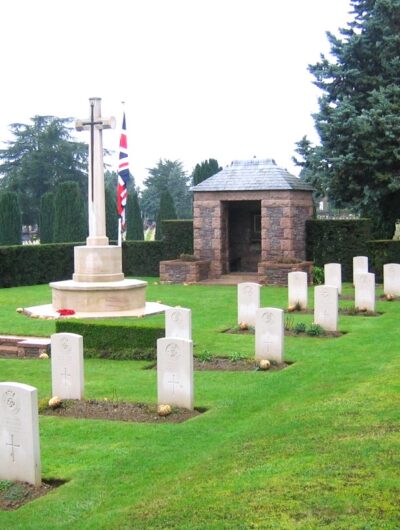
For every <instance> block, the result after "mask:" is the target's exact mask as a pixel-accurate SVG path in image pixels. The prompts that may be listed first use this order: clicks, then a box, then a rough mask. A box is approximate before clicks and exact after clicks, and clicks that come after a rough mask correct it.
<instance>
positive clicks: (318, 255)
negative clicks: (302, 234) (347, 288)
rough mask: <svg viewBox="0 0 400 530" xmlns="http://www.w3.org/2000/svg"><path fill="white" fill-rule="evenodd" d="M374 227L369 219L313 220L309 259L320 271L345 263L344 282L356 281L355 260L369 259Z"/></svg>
mask: <svg viewBox="0 0 400 530" xmlns="http://www.w3.org/2000/svg"><path fill="white" fill-rule="evenodd" d="M371 228H372V223H371V221H370V220H369V219H346V220H342V219H334V220H332V219H326V220H325V219H324V220H322V219H309V220H308V221H306V256H307V260H309V261H313V262H314V265H315V266H317V267H323V266H324V265H325V263H341V265H342V279H343V281H346V282H349V281H352V279H353V257H354V256H368V250H369V246H368V241H369V240H370V239H371Z"/></svg>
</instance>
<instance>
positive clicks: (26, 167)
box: [0, 116, 87, 224]
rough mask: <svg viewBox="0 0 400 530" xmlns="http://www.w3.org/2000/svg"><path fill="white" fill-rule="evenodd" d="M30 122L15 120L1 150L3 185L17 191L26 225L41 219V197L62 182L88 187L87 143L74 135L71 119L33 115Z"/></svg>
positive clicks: (0, 173) (7, 188)
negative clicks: (76, 183) (71, 182)
mask: <svg viewBox="0 0 400 530" xmlns="http://www.w3.org/2000/svg"><path fill="white" fill-rule="evenodd" d="M31 121H32V123H31V124H23V123H13V124H12V125H10V130H11V132H12V134H13V135H14V138H13V139H12V140H10V141H8V142H7V147H6V148H5V149H1V150H0V175H1V176H2V178H1V179H0V187H1V188H2V189H5V190H9V191H15V192H16V193H18V196H19V201H20V206H21V210H22V220H23V223H24V224H35V223H37V222H38V220H39V205H40V198H41V197H42V196H43V195H44V193H46V192H48V191H55V190H56V188H57V187H58V186H59V184H60V183H61V182H65V181H67V180H68V181H73V182H78V183H79V184H80V186H81V189H82V192H83V193H86V188H87V184H86V183H87V176H86V175H87V146H86V145H85V144H84V143H81V142H76V141H74V140H73V139H72V137H71V127H69V126H68V124H69V123H70V122H71V119H70V118H66V119H62V118H57V117H55V116H34V117H33V118H32V120H31Z"/></svg>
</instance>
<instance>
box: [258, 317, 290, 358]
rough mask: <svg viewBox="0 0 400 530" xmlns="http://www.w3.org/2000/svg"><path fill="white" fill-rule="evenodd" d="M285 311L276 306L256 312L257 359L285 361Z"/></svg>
mask: <svg viewBox="0 0 400 530" xmlns="http://www.w3.org/2000/svg"><path fill="white" fill-rule="evenodd" d="M283 315H284V312H283V309H276V308H275V307H263V308H260V309H257V313H256V331H255V336H256V354H255V358H256V359H268V360H269V361H277V362H278V363H281V362H283V355H284V351H283V349H284V321H283V319H284V316H283Z"/></svg>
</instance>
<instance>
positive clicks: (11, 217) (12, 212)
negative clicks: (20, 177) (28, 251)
mask: <svg viewBox="0 0 400 530" xmlns="http://www.w3.org/2000/svg"><path fill="white" fill-rule="evenodd" d="M21 230H22V222H21V211H20V208H19V203H18V195H17V194H16V193H15V192H13V191H4V192H2V193H0V245H19V244H21Z"/></svg>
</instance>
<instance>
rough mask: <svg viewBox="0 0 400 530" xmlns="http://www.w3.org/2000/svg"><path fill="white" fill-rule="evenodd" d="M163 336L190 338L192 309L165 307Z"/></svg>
mask: <svg viewBox="0 0 400 530" xmlns="http://www.w3.org/2000/svg"><path fill="white" fill-rule="evenodd" d="M165 336H166V337H176V338H178V339H186V340H192V311H191V310H190V309H186V308H183V307H170V308H168V309H166V310H165Z"/></svg>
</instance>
